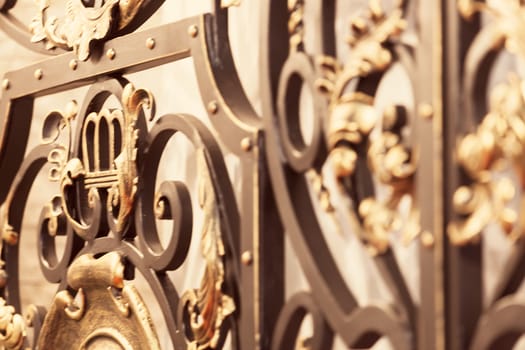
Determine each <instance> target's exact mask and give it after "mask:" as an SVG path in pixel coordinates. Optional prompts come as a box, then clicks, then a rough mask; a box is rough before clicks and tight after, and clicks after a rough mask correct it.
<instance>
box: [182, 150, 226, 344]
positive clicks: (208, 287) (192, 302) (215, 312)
mask: <svg viewBox="0 0 525 350" xmlns="http://www.w3.org/2000/svg"><path fill="white" fill-rule="evenodd" d="M197 157H198V158H197V161H198V163H197V164H198V172H199V176H200V182H199V205H200V207H201V208H202V210H203V212H204V219H203V222H204V226H203V229H202V234H201V253H202V255H203V257H204V259H205V261H206V267H205V271H204V276H203V277H202V279H201V285H200V288H199V289H192V290H188V291H186V292H185V293H184V294H183V295H182V298H181V304H180V305H181V306H182V307H183V308H184V310H183V311H182V312H183V313H184V314H186V315H187V317H185V319H188V322H187V323H186V324H185V326H186V336H187V338H188V343H189V349H192V350H205V349H217V345H218V342H219V339H220V337H221V335H224V334H223V333H221V326H222V325H223V322H224V320H225V319H226V317H228V316H229V315H231V314H232V313H233V312H234V311H235V303H234V301H233V299H232V298H231V297H230V296H228V295H226V294H224V293H223V291H222V285H223V282H224V263H223V259H224V255H225V250H224V244H223V241H222V238H221V227H220V221H219V209H218V207H217V200H216V198H215V191H214V189H213V184H212V182H211V179H210V174H209V171H208V166H207V164H206V162H207V161H206V158H205V155H204V152H202V151H200V152H198V154H197Z"/></svg>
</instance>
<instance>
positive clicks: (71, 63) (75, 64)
mask: <svg viewBox="0 0 525 350" xmlns="http://www.w3.org/2000/svg"><path fill="white" fill-rule="evenodd" d="M77 67H78V62H77V60H75V59H72V60H71V61H69V68H71V69H72V70H75V69H77Z"/></svg>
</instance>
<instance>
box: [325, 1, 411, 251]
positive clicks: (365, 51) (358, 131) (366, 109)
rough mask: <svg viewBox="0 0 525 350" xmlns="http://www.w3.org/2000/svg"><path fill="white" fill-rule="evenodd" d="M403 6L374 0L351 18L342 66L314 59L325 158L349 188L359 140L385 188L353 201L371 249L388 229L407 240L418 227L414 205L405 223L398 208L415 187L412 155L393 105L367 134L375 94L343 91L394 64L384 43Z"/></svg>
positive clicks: (385, 238)
mask: <svg viewBox="0 0 525 350" xmlns="http://www.w3.org/2000/svg"><path fill="white" fill-rule="evenodd" d="M402 5H403V4H402V2H398V4H397V7H396V8H394V9H393V10H392V11H391V12H390V13H388V14H386V13H385V12H384V11H383V8H382V6H381V4H380V3H379V2H378V1H370V3H369V9H368V13H367V17H366V18H362V17H357V18H354V19H353V20H352V21H351V30H352V34H351V35H350V36H349V37H348V39H347V41H348V43H349V45H350V47H351V48H352V51H351V54H350V58H349V59H348V61H347V62H346V63H345V64H344V65H343V64H341V63H340V62H339V61H338V60H337V59H336V58H334V57H330V56H322V57H320V58H319V59H318V65H319V68H320V72H321V74H322V76H321V78H319V79H318V80H317V82H316V84H317V87H318V89H319V90H320V91H321V92H322V93H324V94H325V95H326V97H327V99H328V112H329V117H328V123H327V131H326V139H327V146H328V151H329V155H328V161H329V162H330V163H331V165H332V170H333V173H334V175H335V177H336V179H337V182H338V184H339V185H340V188H341V189H344V190H345V191H347V192H348V191H351V189H350V188H348V181H346V179H347V178H349V177H352V176H353V175H354V174H355V171H356V164H357V160H358V157H360V156H361V155H360V154H359V152H360V151H359V149H362V148H363V147H362V146H363V145H366V149H367V153H366V155H365V156H366V157H367V160H368V168H369V170H370V171H371V172H372V174H373V175H375V177H376V178H377V180H378V181H379V182H380V183H381V184H384V185H386V186H387V188H388V195H387V196H386V198H385V199H383V200H378V199H376V198H374V197H367V198H364V199H362V200H361V201H360V203H358V204H357V213H358V215H359V217H360V220H361V226H362V227H361V229H362V232H361V233H360V235H361V238H362V239H363V240H364V241H365V242H366V243H367V244H368V245H369V247H370V248H371V250H372V251H373V252H374V253H383V252H385V251H386V250H387V249H388V248H389V246H390V243H389V233H390V232H392V231H397V230H400V229H403V241H405V242H409V241H411V240H412V239H413V238H414V237H415V236H417V235H418V233H419V231H420V228H419V224H418V221H419V215H418V212H417V209H415V208H412V209H411V212H410V214H409V215H408V218H407V220H406V223H405V224H404V225H402V224H401V221H402V220H401V217H400V214H399V213H398V205H399V202H400V200H401V198H402V197H403V196H405V195H411V194H412V192H413V175H414V173H415V171H416V165H415V161H416V160H415V159H414V157H412V153H411V151H410V150H409V149H408V148H407V146H405V145H404V144H403V140H402V136H401V128H402V127H403V126H404V125H405V123H406V115H404V114H403V113H405V112H404V111H403V112H401V111H400V110H399V109H400V107H397V106H390V107H388V108H387V109H385V111H384V113H383V118H382V120H383V122H382V125H383V127H382V130H381V133H380V135H378V136H377V137H375V138H371V137H370V134H371V132H372V130H373V129H374V128H375V127H376V126H377V125H378V124H379V120H380V118H379V116H378V115H377V112H376V110H375V109H374V106H373V103H374V98H373V97H372V96H370V95H368V94H366V93H364V92H360V91H350V92H349V91H347V90H348V86H349V84H350V83H351V82H352V81H354V80H356V79H365V78H367V77H368V76H370V75H371V74H373V73H378V72H384V71H386V70H387V69H388V67H389V66H390V64H391V63H392V59H393V58H392V53H391V52H390V49H389V48H387V47H386V46H385V45H386V44H387V43H388V42H389V40H391V39H392V38H395V37H397V36H399V35H400V34H401V32H402V31H403V29H404V28H405V26H406V24H405V20H404V19H403V10H402ZM324 197H326V196H324Z"/></svg>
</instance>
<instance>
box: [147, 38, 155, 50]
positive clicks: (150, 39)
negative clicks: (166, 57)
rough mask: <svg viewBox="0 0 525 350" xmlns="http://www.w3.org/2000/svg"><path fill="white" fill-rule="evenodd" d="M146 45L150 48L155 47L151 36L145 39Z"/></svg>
mask: <svg viewBox="0 0 525 350" xmlns="http://www.w3.org/2000/svg"><path fill="white" fill-rule="evenodd" d="M146 47H147V48H148V49H150V50H153V49H154V48H155V39H153V38H147V39H146Z"/></svg>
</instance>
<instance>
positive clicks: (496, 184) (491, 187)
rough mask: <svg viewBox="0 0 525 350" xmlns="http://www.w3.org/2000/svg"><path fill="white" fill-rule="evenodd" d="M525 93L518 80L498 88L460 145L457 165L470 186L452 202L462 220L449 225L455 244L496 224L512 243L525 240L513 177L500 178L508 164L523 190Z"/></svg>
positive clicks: (522, 83) (473, 239)
mask: <svg viewBox="0 0 525 350" xmlns="http://www.w3.org/2000/svg"><path fill="white" fill-rule="evenodd" d="M524 88H525V82H523V81H521V80H520V79H518V78H517V77H513V78H512V79H511V80H510V82H509V83H508V84H502V85H499V86H496V87H495V88H494V89H493V91H492V93H491V99H490V110H489V112H488V113H487V115H486V116H485V117H484V119H483V121H482V122H481V124H480V125H479V126H478V128H477V130H476V131H475V132H473V133H470V134H467V135H465V136H464V137H463V138H462V139H461V141H460V142H459V143H458V147H457V159H458V162H459V164H460V165H461V166H462V167H463V169H464V170H465V172H466V173H467V175H468V177H469V178H470V180H471V181H472V184H470V185H465V186H461V187H460V188H458V189H457V190H456V192H455V194H454V197H453V205H454V209H455V211H456V212H457V213H458V214H460V215H461V216H462V218H461V219H459V220H457V221H455V222H452V223H451V224H450V225H449V226H448V234H449V237H450V240H451V241H452V242H453V243H455V244H457V245H463V244H467V243H469V242H473V241H476V240H477V239H478V237H479V235H480V234H481V232H482V231H483V229H484V228H485V227H486V226H487V225H488V224H489V223H491V222H493V221H495V222H498V223H499V224H500V226H501V228H502V229H503V231H504V232H506V233H507V234H508V235H509V237H510V238H511V239H517V238H519V237H521V236H522V235H523V232H522V231H523V227H524V224H525V223H523V222H521V221H520V220H519V219H518V213H517V212H516V211H515V210H513V209H511V208H510V207H509V206H508V205H509V203H510V201H511V200H512V199H513V198H514V197H515V195H516V192H517V189H516V186H515V185H514V184H513V182H512V181H511V179H510V178H508V177H507V176H498V175H496V172H497V171H498V169H499V168H501V166H502V165H504V162H507V163H508V164H509V165H511V167H512V168H513V169H515V171H516V174H517V178H518V181H519V184H520V185H521V187H522V189H523V186H524V184H525V171H524V169H523V162H524V161H525V95H524V93H523V91H524V90H523V89H524ZM521 202H522V203H523V202H524V200H523V199H522V200H521ZM522 203H520V204H522Z"/></svg>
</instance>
